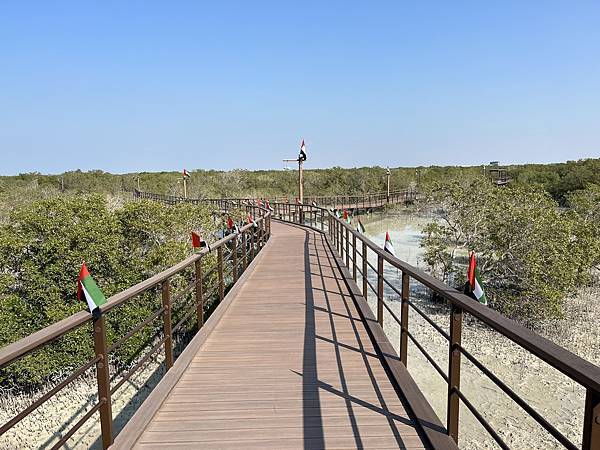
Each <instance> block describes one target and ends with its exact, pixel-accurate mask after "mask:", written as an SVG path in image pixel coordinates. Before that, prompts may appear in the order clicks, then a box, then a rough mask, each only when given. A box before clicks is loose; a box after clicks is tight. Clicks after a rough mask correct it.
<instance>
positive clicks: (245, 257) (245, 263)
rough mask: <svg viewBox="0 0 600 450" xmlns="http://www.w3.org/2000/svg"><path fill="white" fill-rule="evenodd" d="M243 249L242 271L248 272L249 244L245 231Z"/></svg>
mask: <svg viewBox="0 0 600 450" xmlns="http://www.w3.org/2000/svg"><path fill="white" fill-rule="evenodd" d="M242 248H243V249H244V251H243V252H242V269H243V270H246V267H248V243H247V233H246V232H245V231H242Z"/></svg>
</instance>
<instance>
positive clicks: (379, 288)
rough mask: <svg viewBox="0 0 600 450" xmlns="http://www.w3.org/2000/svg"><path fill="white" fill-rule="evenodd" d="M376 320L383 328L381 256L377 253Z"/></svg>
mask: <svg viewBox="0 0 600 450" xmlns="http://www.w3.org/2000/svg"><path fill="white" fill-rule="evenodd" d="M377 322H379V325H381V328H383V256H381V255H377Z"/></svg>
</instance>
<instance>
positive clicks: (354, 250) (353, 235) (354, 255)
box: [352, 234, 356, 282]
mask: <svg viewBox="0 0 600 450" xmlns="http://www.w3.org/2000/svg"><path fill="white" fill-rule="evenodd" d="M352 278H353V279H354V282H356V235H355V234H352Z"/></svg>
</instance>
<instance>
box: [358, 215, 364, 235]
mask: <svg viewBox="0 0 600 450" xmlns="http://www.w3.org/2000/svg"><path fill="white" fill-rule="evenodd" d="M356 231H358V232H359V233H362V234H364V233H365V226H364V225H363V223H362V222H361V221H360V219H358V224H357V225H356Z"/></svg>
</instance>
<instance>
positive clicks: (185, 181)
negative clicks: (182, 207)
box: [183, 177, 187, 198]
mask: <svg viewBox="0 0 600 450" xmlns="http://www.w3.org/2000/svg"><path fill="white" fill-rule="evenodd" d="M183 198H187V180H186V179H185V177H183Z"/></svg>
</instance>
